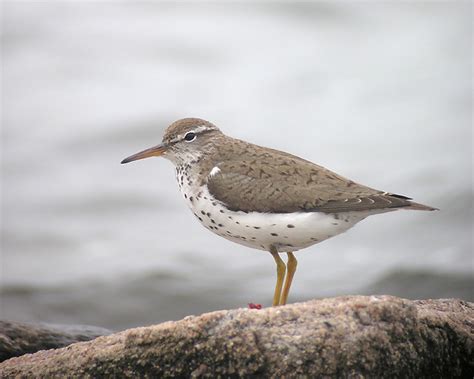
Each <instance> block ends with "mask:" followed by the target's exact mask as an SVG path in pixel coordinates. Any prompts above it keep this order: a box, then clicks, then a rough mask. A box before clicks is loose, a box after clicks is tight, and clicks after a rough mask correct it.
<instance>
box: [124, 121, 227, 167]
mask: <svg viewBox="0 0 474 379" xmlns="http://www.w3.org/2000/svg"><path fill="white" fill-rule="evenodd" d="M222 135H223V134H222V132H221V131H220V130H219V128H218V127H217V126H215V125H214V124H212V123H210V122H209V121H206V120H202V119H200V118H183V119H181V120H178V121H175V122H173V123H172V124H171V125H170V126H168V128H167V129H166V131H165V134H164V136H163V140H162V142H161V144H159V145H157V146H154V147H151V148H149V149H146V150H143V151H140V152H139V153H136V154H133V155H131V156H129V157H127V158H125V159H124V160H123V161H122V162H121V163H128V162H132V161H136V160H139V159H144V158H149V157H159V156H163V157H164V158H167V159H169V160H170V161H172V162H173V163H175V164H182V163H187V162H191V161H193V160H197V159H199V158H200V157H201V155H202V154H203V153H204V152H208V151H209V149H211V148H212V144H213V141H214V140H215V138H216V137H219V136H222Z"/></svg>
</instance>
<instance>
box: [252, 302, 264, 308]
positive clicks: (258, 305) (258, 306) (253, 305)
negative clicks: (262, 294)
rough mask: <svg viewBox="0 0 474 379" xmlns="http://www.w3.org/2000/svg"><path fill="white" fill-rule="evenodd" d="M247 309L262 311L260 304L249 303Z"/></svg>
mask: <svg viewBox="0 0 474 379" xmlns="http://www.w3.org/2000/svg"><path fill="white" fill-rule="evenodd" d="M249 309H262V304H254V303H249Z"/></svg>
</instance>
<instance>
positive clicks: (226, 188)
mask: <svg viewBox="0 0 474 379" xmlns="http://www.w3.org/2000/svg"><path fill="white" fill-rule="evenodd" d="M265 150H266V151H265V153H264V154H259V155H257V157H256V159H255V160H252V161H234V160H232V161H224V162H221V163H218V164H217V167H218V168H219V171H217V170H215V171H214V172H217V173H216V174H215V175H212V176H209V177H208V179H207V185H208V188H209V191H210V193H211V194H212V195H213V196H214V197H215V198H216V199H217V200H219V201H221V202H223V203H224V204H226V205H227V207H229V208H230V209H232V210H234V211H237V210H242V211H245V212H251V211H258V212H269V213H289V212H297V211H300V212H301V211H302V212H305V211H306V212H324V213H337V212H347V211H364V210H371V209H374V210H375V209H387V208H400V207H409V206H412V205H415V204H416V203H411V202H410V199H409V198H407V197H405V196H401V195H394V194H387V193H384V192H381V191H377V190H375V189H372V188H369V187H365V186H362V185H360V184H357V183H355V182H353V181H351V180H348V179H346V178H343V177H341V176H339V175H337V174H335V173H333V172H331V171H329V170H327V169H325V168H324V167H321V166H318V165H315V164H313V163H311V162H308V161H305V160H303V159H300V158H298V157H295V156H292V155H289V154H286V153H281V154H280V152H278V151H275V150H270V149H265ZM268 152H269V153H268ZM416 205H418V204H416ZM420 206H421V205H420ZM421 207H423V206H421ZM426 208H429V207H426ZM419 209H421V208H419Z"/></svg>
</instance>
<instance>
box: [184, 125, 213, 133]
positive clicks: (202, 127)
mask: <svg viewBox="0 0 474 379" xmlns="http://www.w3.org/2000/svg"><path fill="white" fill-rule="evenodd" d="M216 129H217V127H215V126H209V125H199V126H198V127H197V128H195V129H193V130H190V132H194V133H201V132H203V131H205V130H216Z"/></svg>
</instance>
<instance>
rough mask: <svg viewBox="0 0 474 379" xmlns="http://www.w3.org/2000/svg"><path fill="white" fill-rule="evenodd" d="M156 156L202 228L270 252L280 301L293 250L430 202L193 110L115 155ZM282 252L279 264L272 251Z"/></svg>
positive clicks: (426, 208) (282, 302)
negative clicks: (268, 143)
mask: <svg viewBox="0 0 474 379" xmlns="http://www.w3.org/2000/svg"><path fill="white" fill-rule="evenodd" d="M160 156H161V157H164V158H166V159H168V160H169V161H171V162H172V163H173V164H174V166H175V168H176V179H177V182H178V186H179V189H180V191H181V194H182V196H183V197H184V199H185V201H186V203H187V205H188V206H189V208H190V209H191V211H192V212H193V214H194V216H195V217H196V219H197V220H199V222H200V223H201V224H202V225H203V226H204V227H205V228H207V229H208V230H210V231H211V232H213V233H215V234H217V235H219V236H221V237H223V238H225V239H227V240H230V241H232V242H236V243H238V244H241V245H244V246H247V247H250V248H253V249H257V250H263V251H266V252H269V253H270V254H271V255H272V257H273V259H274V261H275V263H276V284H275V289H274V292H273V301H272V305H273V306H278V305H285V304H286V303H287V300H288V296H289V292H290V288H291V284H292V282H293V278H294V275H295V271H296V268H297V263H298V262H297V259H296V257H295V254H294V253H295V252H296V251H299V250H301V249H304V248H307V247H309V246H311V245H314V244H317V243H320V242H322V241H324V240H326V239H328V238H331V237H334V236H336V235H338V234H341V233H343V232H345V231H347V230H348V229H350V228H352V227H353V226H354V225H355V224H357V223H358V222H360V221H362V220H363V219H365V218H366V217H368V216H371V215H375V214H380V213H387V212H392V211H396V210H400V209H404V210H420V211H434V210H438V209H437V208H434V207H431V206H427V205H423V204H420V203H416V202H414V201H412V199H411V198H410V197H407V196H403V195H397V194H394V193H390V192H384V191H380V190H376V189H373V188H370V187H367V186H365V185H362V184H358V183H356V182H355V181H353V180H349V179H346V178H345V177H343V176H341V175H338V174H336V173H334V172H332V171H330V170H328V169H327V168H324V167H322V166H319V165H317V164H315V163H312V162H310V161H308V160H305V159H302V158H299V157H297V156H295V155H292V154H289V153H287V152H284V151H279V150H275V149H271V148H267V147H262V146H259V145H255V144H252V143H249V142H246V141H242V140H239V139H236V138H232V137H229V136H227V135H225V134H224V133H223V132H222V131H221V130H220V129H219V128H218V127H217V126H216V125H214V124H213V123H211V122H209V121H206V120H203V119H200V118H184V119H180V120H177V121H175V122H173V123H172V124H171V125H170V126H168V127H167V129H166V130H165V132H164V135H163V138H162V143H161V144H159V145H157V146H154V147H151V148H148V149H146V150H143V151H140V152H138V153H136V154H133V155H131V156H129V157H127V158H125V159H124V160H122V162H121V163H122V164H124V163H129V162H132V161H136V160H139V159H144V158H149V157H160ZM285 253H286V255H287V263H286V264H285V262H284V261H283V259H282V258H281V256H280V254H285Z"/></svg>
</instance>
